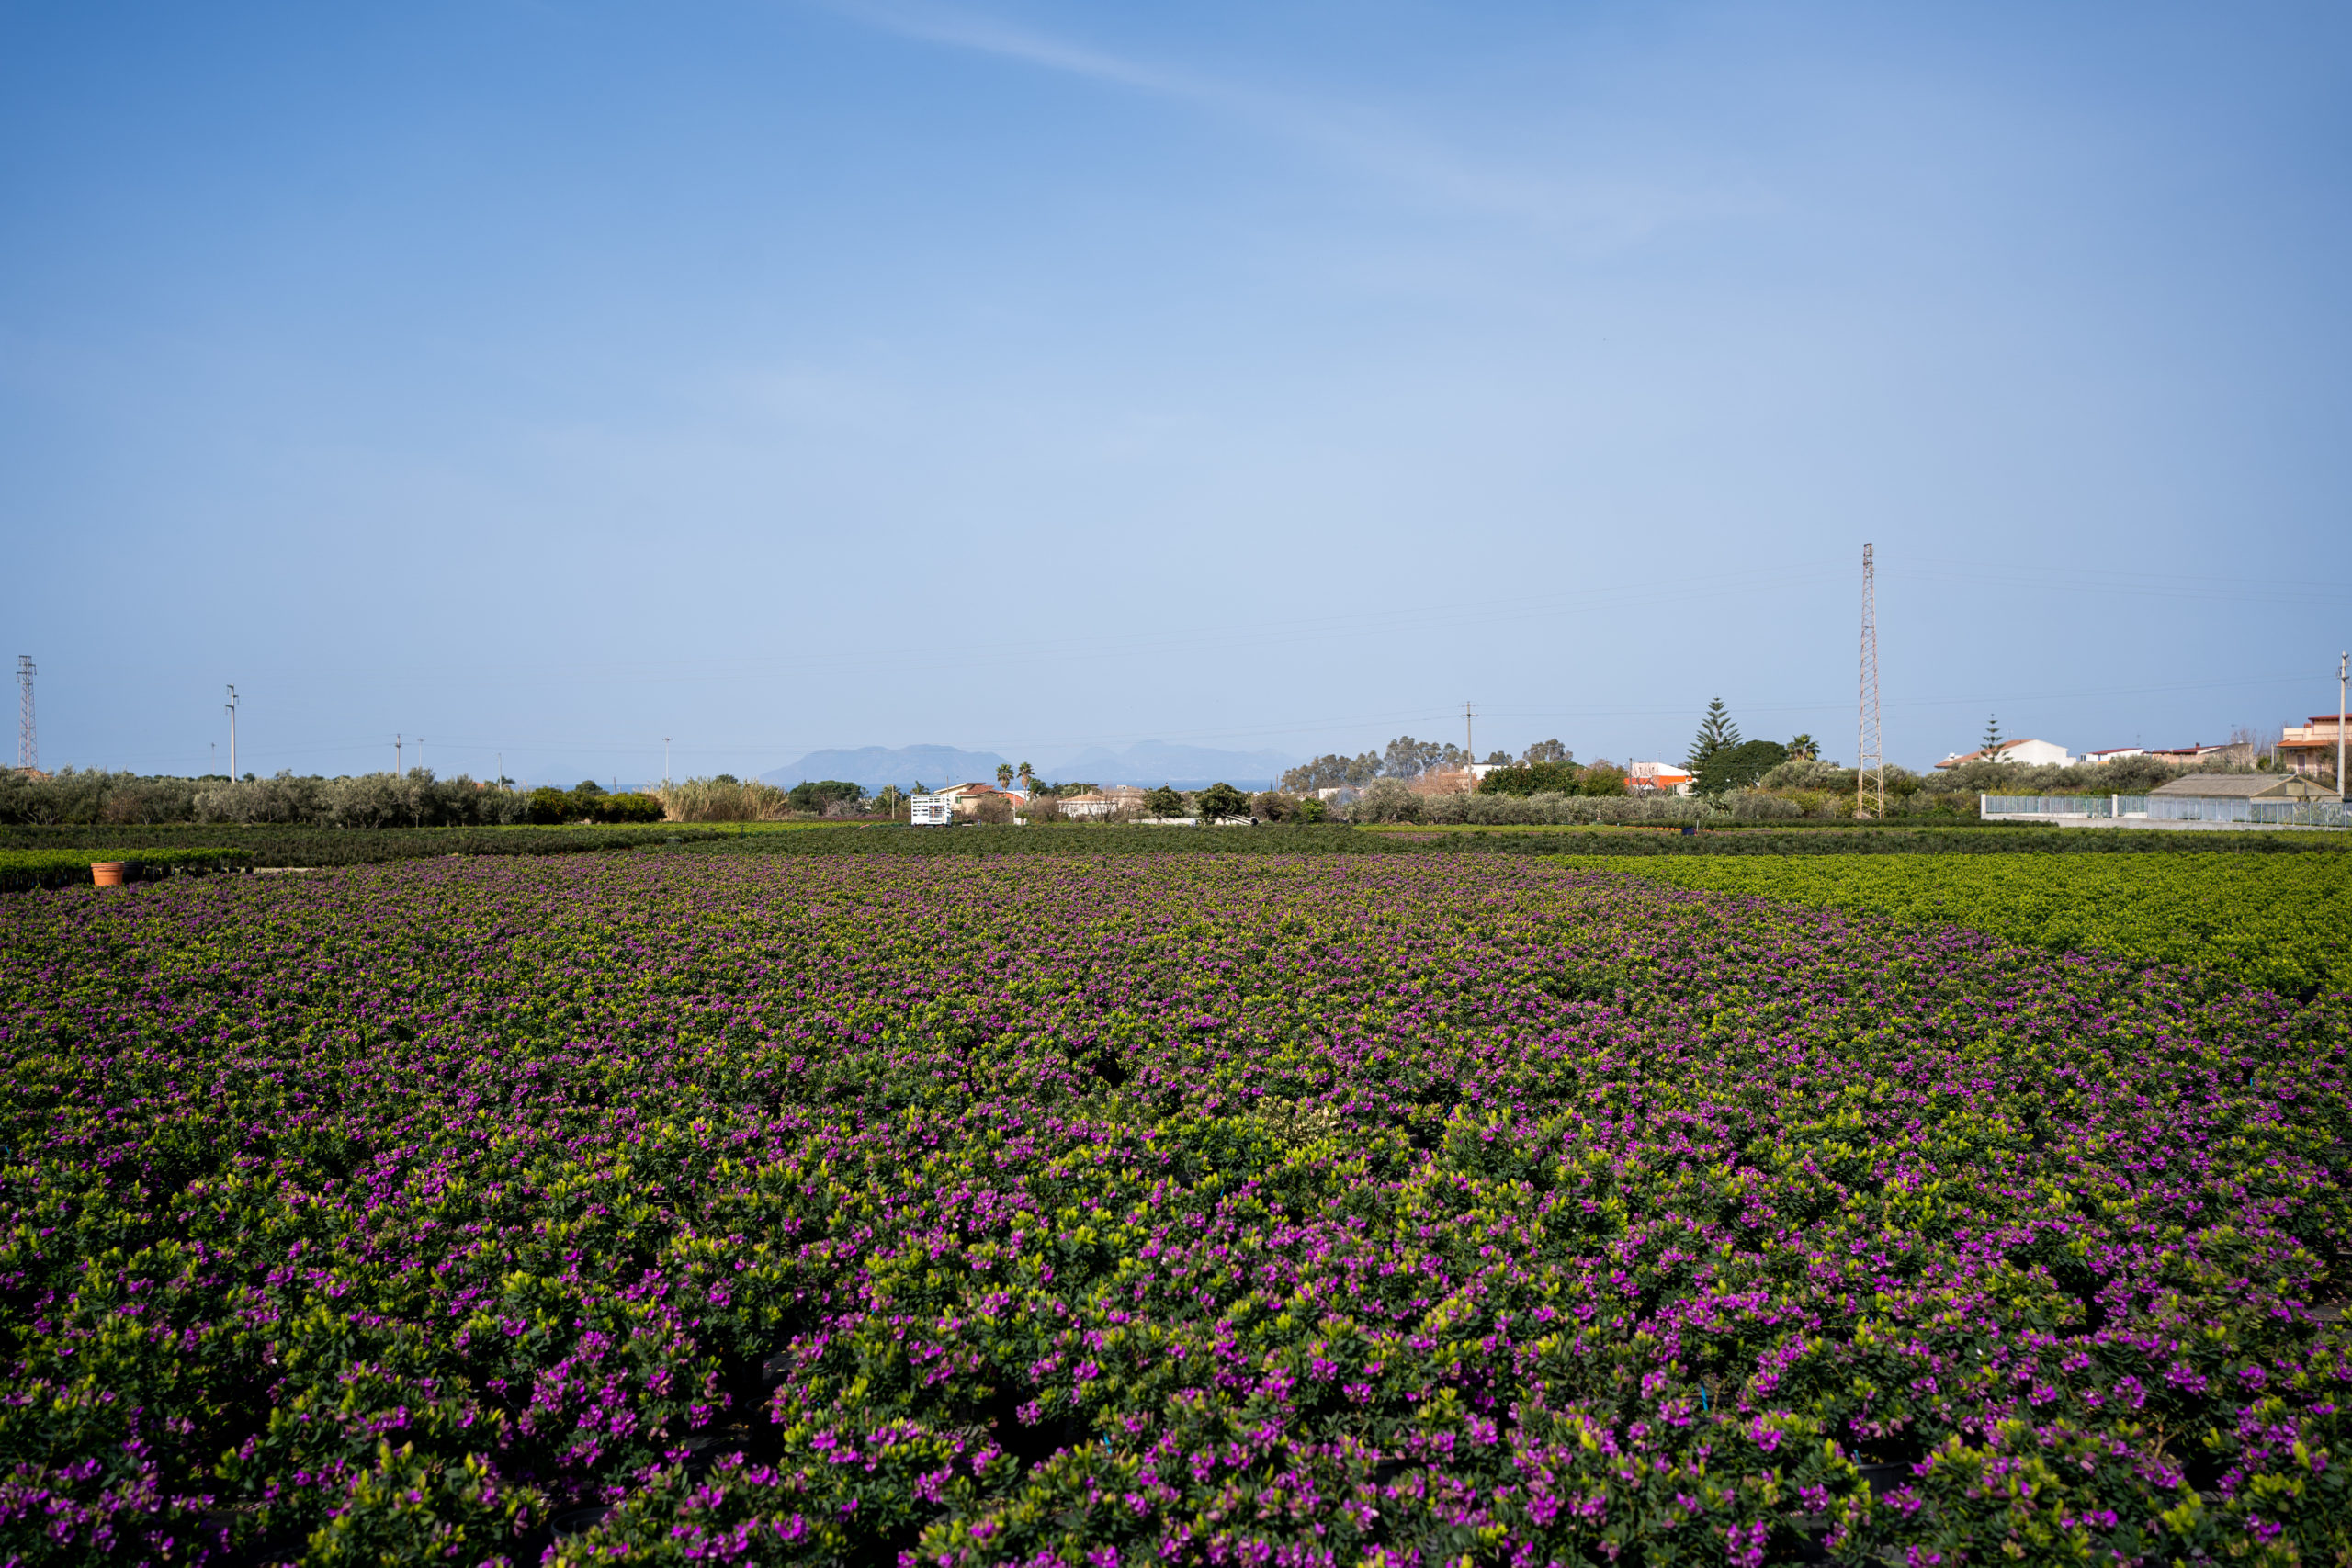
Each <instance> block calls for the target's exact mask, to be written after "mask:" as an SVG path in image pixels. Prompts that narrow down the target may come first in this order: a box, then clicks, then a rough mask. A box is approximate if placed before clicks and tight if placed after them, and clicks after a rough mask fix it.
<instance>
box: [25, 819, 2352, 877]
mask: <svg viewBox="0 0 2352 1568" xmlns="http://www.w3.org/2000/svg"><path fill="white" fill-rule="evenodd" d="M224 842H225V843H227V844H229V845H231V846H233V848H232V849H231V850H229V851H226V852H228V853H233V854H236V855H240V856H243V861H242V863H244V864H249V865H264V866H274V865H288V866H298V865H299V866H333V865H362V864H370V863H379V862H383V861H395V860H420V859H428V858H432V857H435V856H443V855H518V854H519V855H552V854H578V853H583V852H601V851H616V850H635V849H656V848H662V847H665V846H668V845H673V844H674V845H677V846H679V847H681V848H685V849H691V850H696V851H700V852H714V853H721V854H755V855H771V854H792V855H841V854H886V855H922V856H930V855H1002V854H1035V853H1040V852H1044V853H1060V854H1143V853H1152V852H1159V853H1170V852H1175V853H1199V852H1216V853H1227V854H1229V853H1236V852H1240V853H1260V854H1284V855H1295V854H1506V855H1554V854H1586V855H1592V854H1598V855H1825V854H2015V853H2019V852H2025V853H2035V854H2146V853H2167V852H2171V853H2177V852H2212V851H2217V850H2228V851H2238V852H2251V853H2269V854H2279V853H2286V854H2292V853H2301V852H2309V851H2313V850H2318V851H2327V850H2337V851H2342V850H2345V849H2347V848H2352V844H2346V842H2345V841H2344V840H2342V839H2341V838H2335V837H2329V836H2326V835H2322V834H2316V833H2253V832H2247V833H2170V832H2158V831H2145V832H2138V831H2128V830H2120V829H2119V830H2109V831H2102V832H2064V831H2061V830H2059V829H2054V828H2031V827H2009V828H1997V829H1986V828H1980V827H1974V826H1970V827H1950V828H1945V827H1935V828H1921V827H1910V826H1898V825H1894V824H1887V825H1883V826H1855V825H1850V824H1849V825H1844V826H1840V825H1838V824H1835V823H1826V822H1825V823H1820V824H1813V823H1807V824H1804V826H1802V827H1799V826H1796V825H1791V826H1789V827H1787V828H1781V827H1778V826H1775V827H1773V828H1747V829H1720V830H1719V829H1701V830H1699V831H1698V832H1697V833H1695V834H1690V835H1684V834H1681V833H1678V832H1673V831H1643V830H1640V829H1573V828H1571V829H1558V830H1556V831H1555V830H1547V829H1532V830H1531V829H1504V830H1489V831H1481V830H1478V829H1452V830H1442V829H1428V830H1419V831H1404V832H1379V831H1365V830H1362V829H1356V828H1351V827H1348V826H1345V825H1342V824H1317V825H1294V824H1283V825H1280V826H1272V825H1268V826H1261V827H1257V828H1153V827H1136V826H1118V825H1103V826H1094V825H1089V826H1082V827H1080V826H1066V827H1056V828H1014V827H1005V828H994V827H971V826H963V827H956V828H949V829H933V828H908V827H894V826H889V825H887V824H879V823H845V824H842V825H840V826H829V825H824V824H817V823H810V824H806V825H801V824H796V825H794V827H793V829H792V830H791V831H788V832H777V831H773V830H766V829H762V828H758V827H752V828H746V827H745V826H743V825H740V824H736V825H720V826H695V827H689V826H685V825H683V824H677V823H671V824H667V825H664V826H659V827H651V828H635V827H597V828H582V827H570V828H380V829H337V828H296V827H254V828H222V827H220V826H219V825H217V824H215V825H212V826H209V827H197V826H193V825H166V826H159V827H146V828H35V827H23V826H14V827H0V851H33V852H42V853H69V854H70V855H72V856H75V857H78V858H77V859H75V860H74V864H75V865H77V866H78V867H81V868H85V869H83V871H82V874H81V876H80V877H77V878H75V880H82V879H85V878H86V876H87V871H86V867H87V866H88V865H89V863H90V862H91V861H93V860H126V859H131V858H134V857H136V858H140V859H143V860H149V861H153V860H155V859H156V856H157V853H158V852H185V853H189V854H193V855H195V856H196V857H198V859H201V858H202V857H204V856H208V855H220V854H222V853H224V851H223V849H222V847H221V846H222V845H223V843H224ZM13 886H27V885H26V884H15V885H13ZM42 886H54V884H42Z"/></svg>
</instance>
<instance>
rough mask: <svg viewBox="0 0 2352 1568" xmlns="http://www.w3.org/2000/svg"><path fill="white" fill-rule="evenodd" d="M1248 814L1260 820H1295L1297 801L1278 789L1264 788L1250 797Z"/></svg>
mask: <svg viewBox="0 0 2352 1568" xmlns="http://www.w3.org/2000/svg"><path fill="white" fill-rule="evenodd" d="M1317 804H1320V803H1319V802H1318V803H1317ZM1250 816H1252V817H1254V818H1257V819H1258V820H1259V821H1261V822H1290V821H1295V820H1296V819H1297V817H1298V802H1297V800H1296V799H1295V798H1294V797H1292V796H1290V795H1284V794H1283V793H1282V792H1281V791H1280V790H1272V789H1270V790H1265V791H1262V792H1261V793H1260V794H1257V795H1251V796H1250Z"/></svg>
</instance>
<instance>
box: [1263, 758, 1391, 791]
mask: <svg viewBox="0 0 2352 1568" xmlns="http://www.w3.org/2000/svg"><path fill="white" fill-rule="evenodd" d="M1379 773H1380V753H1379V752H1377V751H1366V752H1363V754H1361V755H1359V756H1354V757H1342V756H1340V754H1339V753H1338V752H1336V751H1332V752H1327V753H1325V754H1324V755H1322V756H1320V757H1317V758H1316V759H1315V760H1314V761H1311V762H1303V763H1301V764H1300V765H1299V766H1297V767H1295V768H1293V769H1291V770H1290V771H1289V772H1288V773H1284V774H1283V780H1282V783H1283V788H1284V789H1286V790H1290V791H1292V792H1294V793H1296V794H1304V793H1306V791H1308V790H1316V789H1340V788H1345V787H1350V786H1352V787H1354V788H1357V789H1361V788H1363V786H1364V785H1365V784H1370V783H1371V782H1372V781H1373V779H1374V778H1375V777H1376V776H1378V774H1379Z"/></svg>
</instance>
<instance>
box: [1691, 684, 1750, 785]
mask: <svg viewBox="0 0 2352 1568" xmlns="http://www.w3.org/2000/svg"><path fill="white" fill-rule="evenodd" d="M1738 744H1739V726H1737V725H1736V724H1734V723H1733V722H1732V721H1731V714H1730V712H1729V711H1728V710H1727V709H1725V708H1724V700H1723V698H1721V697H1717V698H1715V699H1714V700H1713V701H1712V702H1710V703H1708V705H1707V712H1706V715H1705V716H1704V717H1702V718H1701V719H1700V721H1699V733H1698V734H1697V735H1696V736H1694V737H1693V738H1692V739H1691V750H1690V752H1689V754H1688V755H1686V756H1685V757H1684V758H1683V766H1685V767H1687V768H1689V769H1690V770H1691V773H1693V774H1698V773H1705V772H1706V770H1707V762H1708V761H1709V759H1711V758H1713V756H1714V754H1715V753H1716V752H1718V751H1728V750H1731V749H1732V748H1733V747H1735V746H1736V745H1738Z"/></svg>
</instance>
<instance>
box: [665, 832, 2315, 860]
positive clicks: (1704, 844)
mask: <svg viewBox="0 0 2352 1568" xmlns="http://www.w3.org/2000/svg"><path fill="white" fill-rule="evenodd" d="M694 847H695V849H696V850H698V851H699V852H703V853H708V854H757V855H841V854H913V855H1001V854H1035V853H1041V852H1042V853H1049V854H1050V853H1060V854H1139V853H1148V852H1173V853H1180V854H1181V853H1202V852H1216V853H1225V854H1231V853H1236V852H1240V853H1258V854H1291V855H1295V854H1507V855H1555V854H1580V855H1596V854H1597V855H1691V854H1697V855H1826V854H1846V855H1850V854H2016V853H2020V852H2022V853H2030V854H2147V853H2164V852H2172V851H2196V850H2203V851H2209V852H2210V851H2214V850H2245V851H2251V852H2256V853H2281V852H2285V853H2297V852H2303V851H2307V850H2312V849H2321V850H2326V849H2352V842H2347V843H2342V844H2337V843H2333V842H2329V841H2326V840H2318V839H2317V838H2316V837H2315V836H2313V835H2300V834H2298V835H2285V834H2278V833H2177V832H2159V831H2128V830H2104V829H2102V830H2097V831H2092V830H2083V831H2062V830H2061V829H2056V828H2010V829H2003V830H2000V831H1987V830H1985V829H1979V828H1973V827H1970V828H1902V827H1894V826H1888V827H1883V828H1846V829H1830V828H1820V829H1802V830H1797V831H1775V830H1773V829H1761V828H1742V829H1721V830H1714V829H1702V831H1700V832H1698V833H1696V834H1693V835H1691V836H1688V837H1686V836H1684V835H1683V834H1681V833H1679V832H1674V831H1661V830H1645V829H1617V830H1614V831H1602V830H1594V829H1577V828H1564V829H1559V830H1558V831H1556V832H1528V831H1525V830H1523V829H1513V830H1510V831H1507V832H1504V831H1498V832H1481V831H1479V830H1477V829H1441V828H1429V829H1407V830H1405V831H1401V832H1366V831H1363V830H1360V829H1354V828H1350V827H1346V826H1330V825H1326V826H1314V827H1308V826H1298V827H1292V826H1281V827H1273V826H1265V827H1258V828H1141V827H1134V828H1128V827H1100V828H1097V827H1075V828H984V827H982V828H971V827H956V828H901V827H885V826H880V825H876V826H857V827H841V828H821V827H812V828H809V829H803V830H801V831H798V832H793V833H764V834H752V835H746V836H735V837H719V838H715V839H712V840H707V841H706V842H703V843H700V844H697V845H695V846H694Z"/></svg>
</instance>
